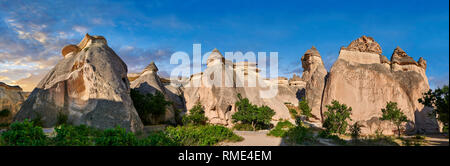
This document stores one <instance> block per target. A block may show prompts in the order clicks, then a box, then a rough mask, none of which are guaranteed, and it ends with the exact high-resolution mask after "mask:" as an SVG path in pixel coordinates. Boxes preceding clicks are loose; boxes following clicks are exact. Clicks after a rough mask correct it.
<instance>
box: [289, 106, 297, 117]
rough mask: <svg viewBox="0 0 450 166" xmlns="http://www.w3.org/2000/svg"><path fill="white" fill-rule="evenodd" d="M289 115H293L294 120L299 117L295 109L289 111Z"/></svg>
mask: <svg viewBox="0 0 450 166" xmlns="http://www.w3.org/2000/svg"><path fill="white" fill-rule="evenodd" d="M289 113H290V114H291V117H292V118H295V117H297V116H298V112H297V110H295V109H293V108H290V109H289Z"/></svg>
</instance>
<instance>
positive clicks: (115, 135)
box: [95, 126, 138, 146]
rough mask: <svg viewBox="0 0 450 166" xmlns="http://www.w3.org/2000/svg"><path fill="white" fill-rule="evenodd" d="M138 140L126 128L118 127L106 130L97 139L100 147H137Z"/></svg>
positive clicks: (96, 142) (96, 141)
mask: <svg viewBox="0 0 450 166" xmlns="http://www.w3.org/2000/svg"><path fill="white" fill-rule="evenodd" d="M137 143H138V140H137V139H136V136H135V135H134V134H133V133H132V132H127V131H126V130H125V129H124V128H120V127H119V126H117V127H116V128H113V129H106V130H104V131H103V133H102V134H101V135H100V136H99V137H97V138H96V139H95V145H98V146H135V145H137Z"/></svg>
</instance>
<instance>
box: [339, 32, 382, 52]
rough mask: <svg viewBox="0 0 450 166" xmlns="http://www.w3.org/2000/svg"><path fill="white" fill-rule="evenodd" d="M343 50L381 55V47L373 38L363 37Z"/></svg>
mask: <svg viewBox="0 0 450 166" xmlns="http://www.w3.org/2000/svg"><path fill="white" fill-rule="evenodd" d="M341 50H348V51H358V52H368V53H375V54H381V53H382V52H383V51H382V50H381V47H380V45H379V44H378V43H377V42H376V41H375V40H374V39H373V38H372V37H367V36H365V35H363V36H362V37H360V38H358V39H356V40H354V41H352V42H351V43H350V44H349V45H348V46H347V47H343V48H342V49H341Z"/></svg>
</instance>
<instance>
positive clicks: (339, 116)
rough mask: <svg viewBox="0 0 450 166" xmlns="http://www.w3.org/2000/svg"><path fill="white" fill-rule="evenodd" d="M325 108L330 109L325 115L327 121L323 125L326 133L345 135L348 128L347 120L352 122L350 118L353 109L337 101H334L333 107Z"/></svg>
mask: <svg viewBox="0 0 450 166" xmlns="http://www.w3.org/2000/svg"><path fill="white" fill-rule="evenodd" d="M325 107H327V109H328V111H326V112H325V113H324V116H325V120H324V121H323V125H322V126H323V127H324V128H325V131H326V132H327V133H329V134H331V133H338V134H345V131H346V130H347V127H348V122H347V120H352V119H351V118H350V115H351V112H352V107H347V105H345V104H340V103H339V102H338V101H336V100H333V101H332V102H331V105H326V106H325Z"/></svg>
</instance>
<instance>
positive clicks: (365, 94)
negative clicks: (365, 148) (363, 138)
mask: <svg viewBox="0 0 450 166" xmlns="http://www.w3.org/2000/svg"><path fill="white" fill-rule="evenodd" d="M381 53H382V51H381V48H380V47H379V45H378V44H377V43H376V42H375V41H374V40H373V38H370V37H366V36H362V37H361V38H359V39H357V40H355V41H353V42H352V43H351V44H350V45H349V46H348V47H347V48H342V49H341V51H340V53H339V58H338V59H337V61H336V62H335V63H334V64H333V66H332V68H331V70H330V72H329V75H328V78H327V81H326V86H325V89H324V96H323V100H322V112H324V111H327V109H326V107H325V105H327V104H330V103H331V101H332V100H337V101H339V102H340V103H344V104H346V105H348V106H350V107H352V109H353V111H352V115H351V118H352V119H353V121H352V123H354V122H358V121H359V122H361V123H362V124H363V125H365V128H363V129H362V131H363V134H374V133H373V132H374V131H375V130H382V131H383V133H384V134H390V133H392V132H393V130H394V128H393V126H392V125H390V124H386V123H387V122H385V121H380V120H379V119H378V120H377V119H374V118H378V117H381V114H382V113H381V108H384V107H385V106H386V103H387V102H389V101H393V102H397V103H398V106H399V108H400V109H401V110H402V111H403V112H404V113H405V115H406V116H407V117H408V119H409V120H410V121H411V123H406V124H405V127H406V131H407V132H415V131H424V132H437V130H439V127H438V125H437V122H436V120H435V119H434V120H433V118H429V117H424V116H421V115H422V114H423V112H426V111H427V109H426V108H424V107H423V105H422V104H420V103H418V101H417V100H418V99H419V98H421V97H422V93H423V92H426V91H428V89H429V85H428V79H427V77H426V75H425V68H426V67H423V66H426V62H425V61H424V60H423V59H422V60H421V61H420V63H417V62H415V61H414V60H413V59H412V58H411V57H409V56H408V55H407V54H406V53H405V52H404V51H403V50H402V49H401V48H399V47H397V48H396V49H395V50H394V52H393V54H392V58H391V61H388V60H387V58H385V57H384V56H383V55H381ZM306 93H308V90H307V92H306ZM369 128H370V129H369Z"/></svg>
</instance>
